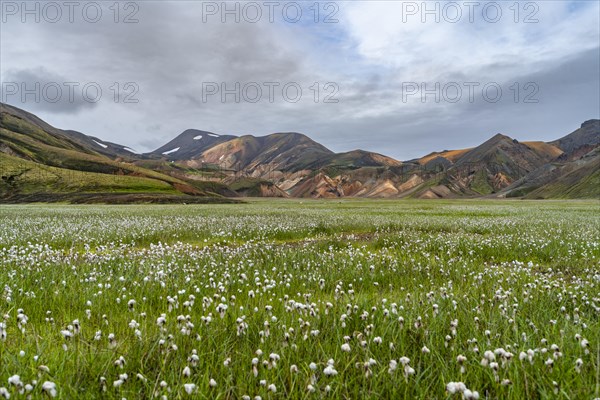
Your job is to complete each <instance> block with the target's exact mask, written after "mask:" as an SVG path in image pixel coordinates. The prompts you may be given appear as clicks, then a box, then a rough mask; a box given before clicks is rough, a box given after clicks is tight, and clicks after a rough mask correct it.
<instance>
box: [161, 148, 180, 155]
mask: <svg viewBox="0 0 600 400" xmlns="http://www.w3.org/2000/svg"><path fill="white" fill-rule="evenodd" d="M179 149H180V147H176V148H174V149H173V150H169V151H165V152H164V153H163V154H164V155H165V156H167V155H169V154H171V153H175V152H176V151H179Z"/></svg>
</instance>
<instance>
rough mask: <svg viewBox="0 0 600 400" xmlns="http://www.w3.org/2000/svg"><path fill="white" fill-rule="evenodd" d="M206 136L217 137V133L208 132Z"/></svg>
mask: <svg viewBox="0 0 600 400" xmlns="http://www.w3.org/2000/svg"><path fill="white" fill-rule="evenodd" d="M208 136H212V137H219V135H217V134H215V133H209V134H208Z"/></svg>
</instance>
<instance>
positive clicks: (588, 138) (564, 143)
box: [550, 119, 600, 160]
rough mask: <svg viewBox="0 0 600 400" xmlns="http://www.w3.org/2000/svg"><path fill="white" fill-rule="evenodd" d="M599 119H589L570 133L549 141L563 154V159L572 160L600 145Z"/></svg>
mask: <svg viewBox="0 0 600 400" xmlns="http://www.w3.org/2000/svg"><path fill="white" fill-rule="evenodd" d="M598 132H600V120H598V119H591V120H589V121H586V122H584V123H583V124H581V127H580V128H579V129H577V130H575V131H573V132H571V133H570V134H568V135H566V136H564V137H562V138H560V139H558V140H555V141H553V142H550V144H551V145H553V146H556V147H558V148H559V149H561V150H562V151H563V152H564V153H565V154H564V156H563V158H562V159H563V160H573V159H575V158H577V157H581V156H583V155H584V154H586V153H588V152H589V151H590V150H592V149H594V148H595V147H597V146H598V145H600V135H599V134H598Z"/></svg>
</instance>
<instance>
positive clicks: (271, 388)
mask: <svg viewBox="0 0 600 400" xmlns="http://www.w3.org/2000/svg"><path fill="white" fill-rule="evenodd" d="M267 389H268V390H269V391H271V392H273V393H276V392H277V386H275V385H274V384H272V383H271V384H270V385H269V387H268V388H267Z"/></svg>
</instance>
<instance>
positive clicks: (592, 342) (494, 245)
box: [0, 199, 600, 399]
mask: <svg viewBox="0 0 600 400" xmlns="http://www.w3.org/2000/svg"><path fill="white" fill-rule="evenodd" d="M599 211H600V203H599V202H597V201H571V202H567V201H544V202H534V201H510V200H506V201H501V202H500V201H483V200H470V201H414V200H403V201H398V200H385V201H384V200H382V201H372V200H371V201H366V200H339V201H338V200H336V201H324V200H323V201H312V200H303V201H300V200H289V199H288V200H273V199H262V200H258V199H257V200H252V201H251V202H249V203H247V204H235V205H233V204H223V205H187V206H93V207H91V206H65V205H52V206H49V205H48V206H39V205H36V206H31V205H26V206H2V208H0V282H2V283H3V286H4V289H3V290H2V291H0V316H2V315H4V316H5V317H4V319H3V320H1V321H2V322H4V323H5V324H6V325H7V328H6V334H7V336H6V340H5V341H2V340H0V387H2V386H4V387H6V388H7V390H9V391H10V393H11V394H12V395H13V396H14V398H20V397H21V396H20V395H18V394H17V392H18V388H15V387H12V386H9V385H8V383H7V382H8V378H9V377H11V376H13V375H15V374H17V375H19V376H20V379H21V380H22V381H23V383H24V384H32V382H33V381H34V380H35V381H37V384H36V385H33V384H32V385H33V389H32V392H31V393H32V394H33V398H42V397H43V394H42V391H41V384H42V382H44V381H51V382H54V383H56V386H57V390H58V396H59V397H60V398H83V399H87V398H107V399H121V398H129V399H132V398H153V397H154V396H162V395H166V396H167V397H168V398H170V399H172V398H175V399H177V398H210V399H213V398H214V399H217V398H218V399H234V398H241V397H242V396H243V395H248V396H251V398H253V397H254V396H261V397H262V398H263V399H278V398H281V399H313V398H314V399H318V398H332V399H350V398H351V399H358V398H374V399H460V398H461V395H460V394H455V395H451V394H450V393H448V392H447V391H446V385H447V384H448V383H449V382H464V384H465V385H466V386H467V387H468V388H469V389H471V390H475V391H478V392H479V396H480V399H484V398H490V399H496V398H502V399H545V398H561V399H591V398H594V397H598V396H599V395H600V392H599V391H600V386H599V379H600V378H599V371H600V362H599V358H600V321H599V316H600V308H599V307H600V298H599V297H598V296H599V293H600V232H599V227H600V213H599ZM252 293H253V294H254V297H252V296H250V294H252ZM169 298H170V299H172V300H171V301H169V300H168V299H169ZM129 300H135V302H136V303H135V306H134V307H133V308H132V309H130V307H129V306H128V302H129ZM169 304H171V306H169ZM219 304H226V305H227V306H228V308H227V310H226V311H225V312H224V315H223V318H221V317H220V315H219V313H218V310H217V308H218V305H219ZM434 304H435V305H437V310H438V312H437V313H434V309H435V307H434ZM20 309H21V310H22V312H23V313H24V314H25V315H26V316H27V317H28V320H27V323H26V324H25V325H24V326H23V327H22V328H23V330H21V329H20V327H19V326H18V323H17V316H18V314H19V310H20ZM161 314H165V315H166V323H165V325H164V326H163V327H160V326H158V325H157V318H159V317H160V316H161ZM343 315H345V317H343ZM178 316H179V321H178ZM207 317H211V319H212V320H211V322H209V323H207V322H206V318H207ZM399 317H402V318H403V320H404V324H401V323H400V322H399ZM419 317H420V321H421V326H420V327H415V322H416V321H417V320H418V318H419ZM240 318H244V322H245V323H246V324H247V328H246V329H245V330H244V332H243V333H242V334H240V335H238V331H237V328H238V326H239V325H240V321H241V320H240ZM74 320H78V321H79V323H80V325H81V331H80V332H79V333H78V334H76V335H75V336H74V337H73V338H71V339H69V340H65V339H64V338H63V335H62V334H61V330H65V329H67V330H68V329H69V328H68V327H69V325H73V321H74ZM132 320H135V321H136V322H135V323H133V322H132ZM453 320H457V322H458V324H457V326H456V332H455V334H453V333H452V330H451V323H452V321H453ZM267 321H268V323H267V324H265V322H267ZM137 324H139V326H137ZM136 329H137V330H139V337H138V336H137V335H136ZM267 330H268V333H267ZM98 331H101V335H100V340H95V339H94V337H95V335H96V332H98ZM317 331H318V333H317ZM486 331H489V334H488V333H487V332H486ZM111 333H112V334H114V337H115V339H116V342H115V345H114V346H111V345H110V343H109V340H108V335H109V334H111ZM188 333H189V334H188ZM286 334H287V337H286ZM447 335H449V336H450V337H451V340H449V341H448V344H447V345H446V340H445V337H446V336H447ZM345 336H347V337H348V339H347V340H348V343H349V345H350V347H351V351H350V352H348V353H347V352H344V351H342V348H341V346H342V344H344V343H345V342H346V340H345V339H344V337H345ZM377 337H379V338H381V341H382V343H381V344H377V341H376V340H375V338H377ZM576 337H580V339H579V340H578V339H576ZM583 338H584V339H585V340H587V341H589V346H588V347H587V349H586V348H584V347H582V345H581V343H582V340H583ZM474 340H476V342H475V341H474ZM363 341H364V343H363ZM391 343H393V348H391V347H390V344H391ZM552 345H556V346H558V350H556V351H555V350H553V349H552ZM63 346H65V349H63ZM424 346H426V347H427V348H428V349H429V350H430V352H429V353H424V352H423V351H422V348H423V347H424ZM475 347H477V348H478V350H479V351H478V352H475V351H474V348H475ZM500 348H502V349H504V350H503V351H504V352H510V353H511V354H512V357H510V361H506V360H505V362H503V361H502V359H501V356H500V355H497V356H496V362H497V363H498V364H499V367H498V371H497V376H498V379H496V377H495V374H494V371H493V369H491V368H490V367H489V366H487V367H486V366H483V365H481V359H482V358H483V354H484V352H485V351H486V350H491V351H494V350H496V349H500ZM258 349H260V350H262V355H261V356H259V355H257V353H256V352H257V350H258ZM529 349H531V350H532V351H533V352H534V354H535V355H534V357H533V360H532V363H530V362H529V361H528V360H527V359H525V360H520V359H519V354H520V353H521V352H527V350H529ZM194 350H195V351H196V354H197V356H198V361H197V363H195V364H194V363H193V362H192V361H191V359H190V357H191V355H192V353H193V351H194ZM586 350H588V353H586ZM21 351H23V352H24V355H23V356H21V355H20V354H19V353H20V352H21ZM498 352H500V350H498ZM557 352H560V355H559V354H555V353H557ZM271 353H275V354H277V355H278V356H279V358H280V359H279V361H278V362H277V365H276V366H275V367H273V368H269V367H268V366H267V365H263V363H264V362H267V364H268V362H269V354H271ZM459 355H464V356H466V357H467V361H465V363H464V366H465V369H466V370H465V373H461V372H460V367H459V364H458V363H457V357H458V356H459ZM119 357H123V358H124V359H125V364H124V366H123V368H122V369H121V368H120V367H118V366H116V365H115V364H114V362H115V361H116V360H118V359H119ZM255 357H256V358H258V359H259V365H258V366H257V369H258V376H257V377H255V376H254V374H253V372H252V359H253V358H255ZM401 357H408V358H409V359H410V363H409V365H410V367H411V368H413V369H414V374H413V375H410V376H408V377H406V378H405V376H404V373H403V367H402V365H401V364H400V359H401ZM554 357H556V358H554ZM227 359H230V360H231V361H230V363H229V364H228V366H226V365H224V362H225V361H226V360H227ZM330 359H332V360H334V368H335V370H336V371H337V375H335V376H326V375H325V374H324V370H325V367H326V366H327V362H328V360H330ZM369 359H373V360H374V361H376V364H373V365H371V366H365V362H368V360H369ZM548 359H552V360H553V367H552V369H550V368H549V367H548V366H547V365H546V364H545V362H546V361H547V360H548ZM577 359H581V360H582V362H583V365H582V366H581V369H580V371H579V372H578V371H577V370H576V368H575V365H576V360H577ZM390 360H396V361H397V362H398V368H397V370H396V371H393V372H392V373H390V372H389V371H388V369H389V363H390ZM311 363H315V365H316V371H312V370H311V368H310V364H311ZM40 365H45V366H47V367H48V368H49V372H44V371H42V370H40ZM293 365H295V366H296V367H297V370H298V371H297V372H292V371H291V368H292V366H293ZM185 367H189V368H190V372H191V375H190V376H189V377H188V376H184V375H182V371H183V370H184V368H185ZM123 373H127V374H128V379H127V381H126V382H124V383H123V384H122V385H121V386H120V387H118V388H116V387H114V385H113V383H114V382H115V381H117V380H118V379H119V374H123ZM137 374H141V375H143V377H144V379H143V380H140V379H138V378H136V375H137ZM102 378H105V379H106V392H103V385H102V384H101V382H102V381H103V380H102ZM210 379H214V380H215V381H216V382H217V386H216V387H214V388H212V387H210V386H209V381H210ZM262 380H264V385H262V384H261V381H262ZM504 380H510V382H511V383H510V384H508V385H502V381H504ZM161 382H164V384H166V386H161ZM553 382H556V385H555V384H554V383H553ZM188 383H193V384H195V385H196V389H195V391H194V393H193V395H187V394H186V392H185V389H184V386H183V385H184V384H188ZM271 384H273V385H275V386H276V390H277V391H276V393H273V392H270V391H269V390H268V386H269V385H271ZM309 384H312V385H313V386H314V388H315V393H310V392H309V391H308V390H307V387H308V385H309ZM327 390H329V391H327ZM555 390H556V393H555ZM12 398H13V397H11V399H12Z"/></svg>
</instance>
